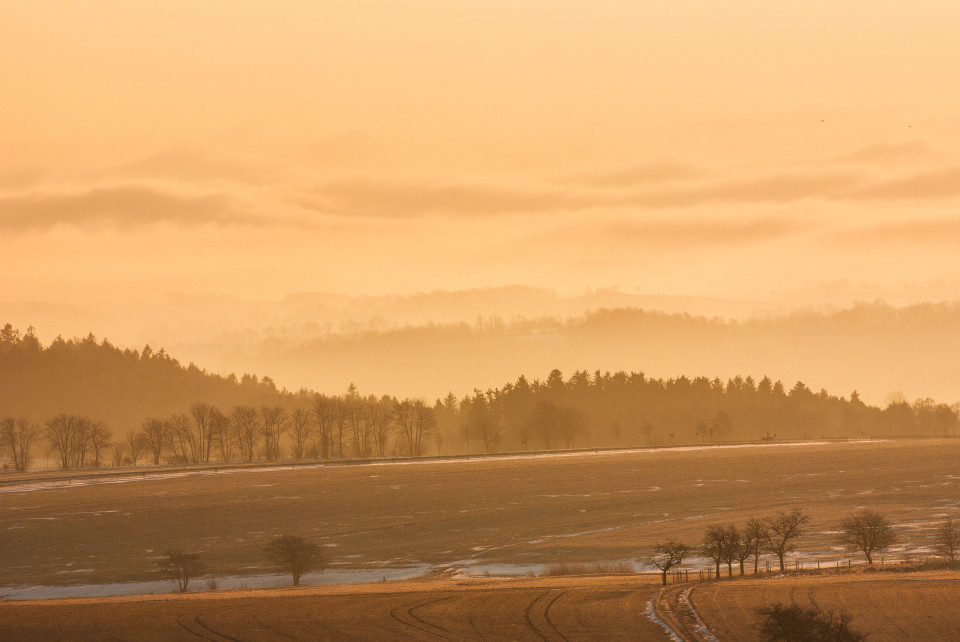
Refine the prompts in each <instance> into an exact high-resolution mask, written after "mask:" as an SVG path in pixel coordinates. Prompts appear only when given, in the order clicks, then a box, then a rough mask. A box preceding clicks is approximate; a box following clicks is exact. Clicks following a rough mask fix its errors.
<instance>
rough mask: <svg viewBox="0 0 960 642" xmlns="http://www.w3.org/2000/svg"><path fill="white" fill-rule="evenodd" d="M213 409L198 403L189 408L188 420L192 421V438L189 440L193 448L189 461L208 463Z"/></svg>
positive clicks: (211, 439)
mask: <svg viewBox="0 0 960 642" xmlns="http://www.w3.org/2000/svg"><path fill="white" fill-rule="evenodd" d="M213 411H214V407H213V406H211V405H210V404H208V403H204V402H202V401H198V402H197V403H195V404H193V405H191V406H190V418H191V419H193V425H192V429H193V437H192V439H191V440H190V443H191V445H192V446H193V449H192V452H191V456H190V461H193V462H208V461H210V446H211V442H212V441H213V422H212V421H211V420H212V418H213Z"/></svg>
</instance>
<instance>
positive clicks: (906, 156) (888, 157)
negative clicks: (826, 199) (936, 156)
mask: <svg viewBox="0 0 960 642" xmlns="http://www.w3.org/2000/svg"><path fill="white" fill-rule="evenodd" d="M931 156H933V152H931V151H930V148H929V147H928V146H927V145H926V143H924V142H922V141H918V140H915V141H908V142H905V143H876V144H874V145H866V146H864V147H860V148H859V149H855V150H854V151H852V152H850V153H849V154H845V155H844V156H841V157H840V160H841V161H846V162H853V163H866V164H894V163H901V162H910V161H916V160H920V159H923V158H929V157H931Z"/></svg>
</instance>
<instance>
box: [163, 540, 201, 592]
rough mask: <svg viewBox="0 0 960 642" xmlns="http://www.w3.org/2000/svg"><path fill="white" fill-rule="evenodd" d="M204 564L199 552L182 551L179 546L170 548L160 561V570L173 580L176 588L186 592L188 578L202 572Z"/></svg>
mask: <svg viewBox="0 0 960 642" xmlns="http://www.w3.org/2000/svg"><path fill="white" fill-rule="evenodd" d="M204 568H205V565H204V563H203V560H202V559H201V556H200V553H184V552H183V551H182V550H181V549H179V548H170V549H167V551H166V552H165V553H164V558H163V560H161V562H160V572H161V573H162V574H163V576H164V577H166V578H168V579H172V580H175V581H176V582H177V589H178V590H179V591H180V592H181V593H186V592H187V590H188V589H189V587H190V580H192V579H193V578H194V577H196V576H198V575H199V574H200V573H202V572H203V570H204Z"/></svg>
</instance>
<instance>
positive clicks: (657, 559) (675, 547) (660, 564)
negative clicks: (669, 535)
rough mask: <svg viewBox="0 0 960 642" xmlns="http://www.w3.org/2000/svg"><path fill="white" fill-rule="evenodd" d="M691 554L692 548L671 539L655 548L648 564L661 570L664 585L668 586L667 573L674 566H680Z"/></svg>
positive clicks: (659, 543)
mask: <svg viewBox="0 0 960 642" xmlns="http://www.w3.org/2000/svg"><path fill="white" fill-rule="evenodd" d="M689 553H690V548H689V547H688V546H687V545H686V544H682V543H680V542H678V541H677V540H674V539H671V540H667V541H666V542H657V544H656V546H654V547H653V555H651V556H650V558H649V559H648V562H649V563H650V564H651V565H653V566H655V567H657V568H658V569H660V573H661V574H662V577H663V585H664V586H666V585H667V572H668V571H669V570H670V569H671V568H673V567H674V566H679V565H680V564H682V563H683V558H685V557H686V556H687V555H688V554H689Z"/></svg>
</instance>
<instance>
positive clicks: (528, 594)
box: [0, 576, 669, 641]
mask: <svg viewBox="0 0 960 642" xmlns="http://www.w3.org/2000/svg"><path fill="white" fill-rule="evenodd" d="M656 590H657V586H656V585H655V584H653V583H651V582H650V578H645V577H636V576H632V577H581V578H549V579H543V580H526V579H524V580H492V581H487V580H472V581H468V582H451V581H433V582H431V581H419V582H396V583H387V584H384V585H382V586H380V585H374V586H369V585H368V586H360V587H325V588H308V589H303V590H280V591H269V592H249V591H248V592H237V593H233V594H230V595H229V596H220V595H217V594H214V593H207V594H199V595H194V596H188V597H186V598H183V599H180V598H178V597H176V596H163V597H162V598H160V599H150V600H147V599H143V598H136V599H121V598H117V599H112V600H74V601H66V600H61V601H55V602H19V603H2V602H0V638H2V639H16V640H32V639H52V638H57V639H61V640H100V639H112V640H147V641H149V640H172V639H206V640H216V641H222V640H321V639H322V640H438V639H445V640H506V639H509V640H532V641H536V640H541V641H562V640H569V641H573V640H597V639H641V640H666V639H669V638H668V637H667V636H666V634H665V633H664V631H663V629H662V628H660V627H659V626H658V625H657V624H655V623H653V622H652V621H651V620H649V619H647V617H646V615H645V610H646V606H647V602H648V601H649V600H650V599H651V597H652V596H653V595H654V594H655V593H656Z"/></svg>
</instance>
